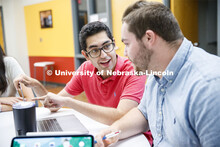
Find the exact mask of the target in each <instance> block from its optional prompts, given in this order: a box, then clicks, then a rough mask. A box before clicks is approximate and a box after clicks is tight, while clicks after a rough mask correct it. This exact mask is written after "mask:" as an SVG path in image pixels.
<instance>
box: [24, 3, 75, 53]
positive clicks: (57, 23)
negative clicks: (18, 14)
mask: <svg viewBox="0 0 220 147" xmlns="http://www.w3.org/2000/svg"><path fill="white" fill-rule="evenodd" d="M45 10H52V21H53V28H41V25H40V14H39V13H40V11H45ZM24 12H25V23H26V33H27V42H28V54H29V56H56V57H73V56H74V40H73V25H72V10H71V1H70V0H52V1H48V2H44V3H40V4H35V5H30V6H25V7H24Z"/></svg>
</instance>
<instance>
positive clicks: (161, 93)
mask: <svg viewBox="0 0 220 147" xmlns="http://www.w3.org/2000/svg"><path fill="white" fill-rule="evenodd" d="M164 94H165V89H164V88H163V87H161V88H160V89H159V92H158V98H159V99H158V102H159V104H158V106H159V109H158V114H159V115H158V117H157V127H156V128H157V138H158V139H157V141H156V142H157V143H159V142H160V141H161V140H162V124H163V113H162V107H163V99H164Z"/></svg>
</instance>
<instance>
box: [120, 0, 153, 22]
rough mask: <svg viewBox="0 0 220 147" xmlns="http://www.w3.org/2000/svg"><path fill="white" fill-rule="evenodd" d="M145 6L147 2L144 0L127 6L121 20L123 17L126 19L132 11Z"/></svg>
mask: <svg viewBox="0 0 220 147" xmlns="http://www.w3.org/2000/svg"><path fill="white" fill-rule="evenodd" d="M147 4H149V2H147V1H145V0H140V1H137V2H135V3H134V4H132V5H130V6H128V8H127V9H126V10H125V11H124V13H123V16H122V19H123V18H124V17H126V16H127V15H128V14H129V13H131V12H132V11H134V10H136V9H139V8H141V7H143V6H146V5H147Z"/></svg>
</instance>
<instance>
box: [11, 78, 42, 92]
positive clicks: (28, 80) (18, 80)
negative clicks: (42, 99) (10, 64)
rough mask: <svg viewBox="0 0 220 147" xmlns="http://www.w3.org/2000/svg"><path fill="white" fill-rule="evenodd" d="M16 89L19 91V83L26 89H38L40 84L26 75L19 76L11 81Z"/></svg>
mask: <svg viewBox="0 0 220 147" xmlns="http://www.w3.org/2000/svg"><path fill="white" fill-rule="evenodd" d="M13 83H14V86H15V88H16V89H20V83H23V84H24V85H25V86H26V87H38V86H39V85H40V84H41V83H40V82H39V81H38V80H36V79H33V78H31V77H29V76H26V75H20V76H18V77H16V78H15V79H14V81H13Z"/></svg>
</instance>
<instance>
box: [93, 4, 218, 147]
mask: <svg viewBox="0 0 220 147" xmlns="http://www.w3.org/2000/svg"><path fill="white" fill-rule="evenodd" d="M130 8H132V6H131V7H130ZM129 11H130V12H127V13H128V15H127V16H125V17H124V18H123V25H122V41H123V43H124V44H125V46H126V47H125V50H126V51H125V52H126V53H127V55H128V57H129V58H130V60H131V61H132V62H133V64H134V66H135V67H136V70H138V71H142V72H146V70H147V72H148V73H149V72H150V71H151V72H153V73H155V74H154V75H150V76H149V78H148V81H147V84H146V87H145V92H144V95H143V98H142V101H141V103H140V105H139V106H138V108H134V109H132V110H131V111H129V112H128V113H127V114H126V115H125V116H124V117H122V118H121V119H119V120H118V121H116V122H115V123H114V124H113V125H111V126H110V128H107V129H106V130H103V131H102V132H101V133H100V134H99V135H97V136H96V140H97V142H98V143H97V145H98V146H103V145H107V144H111V143H114V142H116V141H117V140H118V139H123V138H127V137H129V136H132V135H135V134H138V133H141V132H144V131H146V130H148V129H150V130H151V132H152V135H153V138H154V146H163V147H169V146H171V147H176V146H178V147H186V146H190V147H191V146H193V147H194V146H195V147H197V146H205V147H213V146H220V58H219V57H217V56H214V55H211V54H209V53H207V52H205V51H204V50H203V49H201V48H197V47H194V46H193V45H192V43H191V42H190V41H188V40H187V39H186V38H184V36H183V34H182V32H181V30H180V28H179V25H178V23H177V21H176V19H175V17H174V16H173V14H172V13H171V11H170V10H169V9H168V8H166V7H165V6H164V5H163V4H161V3H155V2H152V3H151V2H149V3H148V4H147V5H145V6H143V7H140V8H136V9H135V10H132V9H129ZM170 72H172V73H173V74H161V73H170ZM118 130H121V134H120V135H118V136H117V137H114V138H112V139H109V140H105V141H102V137H103V136H104V135H106V134H108V133H110V132H112V131H118ZM103 142H104V144H103Z"/></svg>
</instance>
